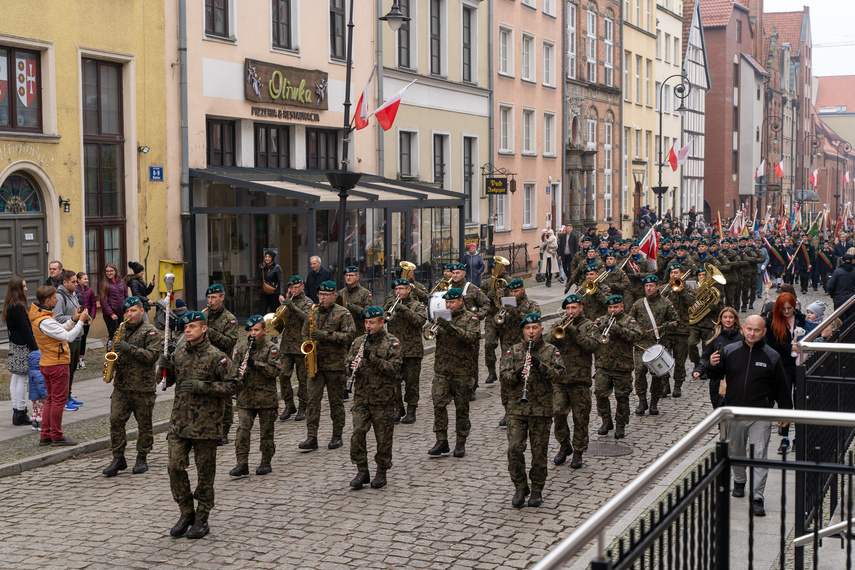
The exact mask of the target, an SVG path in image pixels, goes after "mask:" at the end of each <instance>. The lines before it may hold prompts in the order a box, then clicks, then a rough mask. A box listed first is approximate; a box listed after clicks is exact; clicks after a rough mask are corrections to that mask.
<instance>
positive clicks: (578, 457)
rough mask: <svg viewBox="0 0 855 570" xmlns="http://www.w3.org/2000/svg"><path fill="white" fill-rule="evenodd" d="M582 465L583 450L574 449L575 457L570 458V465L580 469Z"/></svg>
mask: <svg viewBox="0 0 855 570" xmlns="http://www.w3.org/2000/svg"><path fill="white" fill-rule="evenodd" d="M581 466H582V452H581V451H574V452H573V457H571V458H570V467H572V468H573V469H579V468H580V467H581Z"/></svg>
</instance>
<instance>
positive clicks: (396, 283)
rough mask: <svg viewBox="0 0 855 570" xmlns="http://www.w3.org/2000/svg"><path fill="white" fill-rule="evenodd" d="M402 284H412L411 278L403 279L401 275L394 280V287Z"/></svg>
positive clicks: (406, 285) (407, 285)
mask: <svg viewBox="0 0 855 570" xmlns="http://www.w3.org/2000/svg"><path fill="white" fill-rule="evenodd" d="M401 285H404V286H405V287H409V286H410V280H409V279H402V278H400V277H399V278H397V279H395V280H394V281H392V287H400V286H401Z"/></svg>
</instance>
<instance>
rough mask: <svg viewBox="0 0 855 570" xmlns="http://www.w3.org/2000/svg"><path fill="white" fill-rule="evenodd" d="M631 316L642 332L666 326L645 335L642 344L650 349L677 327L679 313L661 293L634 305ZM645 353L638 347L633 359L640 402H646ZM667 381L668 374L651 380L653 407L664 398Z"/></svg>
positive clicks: (636, 389) (636, 390)
mask: <svg viewBox="0 0 855 570" xmlns="http://www.w3.org/2000/svg"><path fill="white" fill-rule="evenodd" d="M645 298H646V299H647V302H648V303H649V304H650V312H651V313H653V320H654V321H656V324H655V325H653V324H651V323H650V317H649V316H648V314H647V310H646V309H645V308H644V300H645ZM629 316H630V317H632V318H633V319H634V320H635V321H636V322H637V323H638V324H639V328H640V329H641V330H642V331H648V330H650V329H652V328H653V327H658V326H662V325H664V326H663V327H662V328H660V329H658V330H657V331H651V332H644V333H643V336H642V337H641V341H640V344H641V346H643V347H644V348H650V347H651V346H653V345H654V344H661V343H660V342H659V340H658V338H660V337H665V336H666V335H667V334H668V333H669V332H671V331H672V330H674V329H675V328H676V326H677V311H675V310H674V305H673V304H671V301H669V300H668V299H665V298H664V297H662V296H660V295H659V293H656V294H655V295H654V296H652V297H642V298H641V299H639V300H638V301H636V302H635V303H633V305H632V308H631V309H630V310H629ZM669 323H673V324H669ZM657 332H658V333H659V334H658V335H657V334H656V333H657ZM643 353H644V351H643V350H641V349H639V348H638V347H636V348H635V351H634V357H633V359H634V361H635V394H636V395H637V396H638V399H639V400H644V401H646V400H647V366H645V364H644V362H643V361H642V359H641V356H642V354H643ZM667 379H668V375H667V374H666V375H664V376H654V377H653V379H652V380H651V382H650V400H651V406H654V405H655V404H656V403H658V402H659V398H661V397H662V390H663V388H664V386H665V382H666V381H667Z"/></svg>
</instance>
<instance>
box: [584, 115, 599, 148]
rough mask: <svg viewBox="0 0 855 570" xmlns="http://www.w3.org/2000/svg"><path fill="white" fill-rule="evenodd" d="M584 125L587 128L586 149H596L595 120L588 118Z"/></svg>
mask: <svg viewBox="0 0 855 570" xmlns="http://www.w3.org/2000/svg"><path fill="white" fill-rule="evenodd" d="M585 125H586V128H587V142H588V150H597V120H596V119H588V120H587V122H586V123H585Z"/></svg>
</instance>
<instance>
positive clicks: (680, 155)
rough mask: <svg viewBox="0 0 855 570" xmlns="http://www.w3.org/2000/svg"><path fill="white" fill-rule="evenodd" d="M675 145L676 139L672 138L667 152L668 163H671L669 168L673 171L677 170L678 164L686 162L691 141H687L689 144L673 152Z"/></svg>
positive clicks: (690, 148)
mask: <svg viewBox="0 0 855 570" xmlns="http://www.w3.org/2000/svg"><path fill="white" fill-rule="evenodd" d="M676 145H677V139H674V143H673V144H672V145H671V151H670V152H669V153H668V164H670V165H671V170H672V171H674V172H676V171H677V167H678V166H680V165H683V164H686V160H687V159H688V158H689V152H690V151H691V150H692V141H689V144H687V145H686V146H684V147H683V148H681V149H680V150H677V151H676V152H675V151H674V148H675V147H676Z"/></svg>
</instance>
